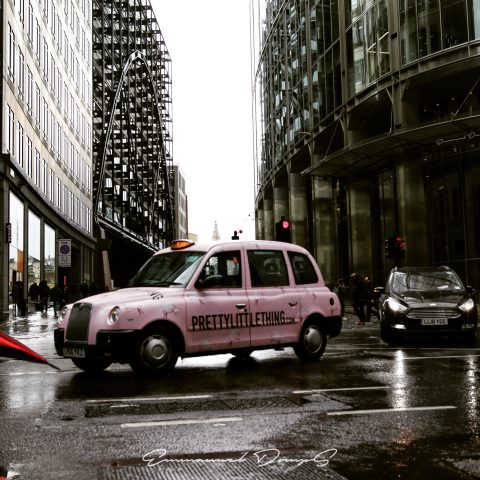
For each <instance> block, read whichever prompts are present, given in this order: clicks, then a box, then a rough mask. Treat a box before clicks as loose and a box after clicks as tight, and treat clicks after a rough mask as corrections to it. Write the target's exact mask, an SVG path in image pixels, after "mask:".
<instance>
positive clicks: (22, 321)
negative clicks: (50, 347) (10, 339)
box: [0, 306, 57, 335]
mask: <svg viewBox="0 0 480 480" xmlns="http://www.w3.org/2000/svg"><path fill="white" fill-rule="evenodd" d="M15 313H16V312H15V309H14V308H13V306H11V307H10V309H9V312H8V317H7V318H3V319H0V330H1V331H3V332H5V333H8V334H9V335H11V334H12V333H18V334H25V333H30V334H31V333H33V332H35V331H37V333H48V332H52V331H53V329H54V328H55V327H56V325H57V317H55V315H54V314H53V308H52V307H50V308H49V309H48V313H42V312H38V311H33V312H30V313H27V315H24V316H20V315H15Z"/></svg>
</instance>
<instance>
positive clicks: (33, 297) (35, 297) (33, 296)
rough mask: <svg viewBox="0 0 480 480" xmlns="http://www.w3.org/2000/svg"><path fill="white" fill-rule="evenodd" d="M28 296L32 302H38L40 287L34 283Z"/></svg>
mask: <svg viewBox="0 0 480 480" xmlns="http://www.w3.org/2000/svg"><path fill="white" fill-rule="evenodd" d="M28 296H29V297H30V300H31V301H32V302H38V285H37V282H33V283H32V284H31V285H30V288H29V289H28Z"/></svg>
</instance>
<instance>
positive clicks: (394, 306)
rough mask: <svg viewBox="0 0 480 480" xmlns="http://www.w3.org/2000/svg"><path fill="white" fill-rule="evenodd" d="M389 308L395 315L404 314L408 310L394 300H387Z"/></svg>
mask: <svg viewBox="0 0 480 480" xmlns="http://www.w3.org/2000/svg"><path fill="white" fill-rule="evenodd" d="M385 303H386V304H387V306H388V308H389V309H390V310H391V311H392V312H394V313H403V312H405V311H406V310H407V307H406V306H405V305H403V304H402V303H400V302H397V300H394V299H393V298H389V299H387V301H386V302H385Z"/></svg>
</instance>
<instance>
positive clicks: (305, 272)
mask: <svg viewBox="0 0 480 480" xmlns="http://www.w3.org/2000/svg"><path fill="white" fill-rule="evenodd" d="M288 257H289V258H290V263H291V265H292V270H293V276H294V277H295V283H296V284H297V285H305V284H309V283H317V282H318V275H317V272H316V271H315V268H314V266H313V265H312V262H311V261H310V259H309V258H308V257H307V256H306V255H303V254H302V253H297V252H288Z"/></svg>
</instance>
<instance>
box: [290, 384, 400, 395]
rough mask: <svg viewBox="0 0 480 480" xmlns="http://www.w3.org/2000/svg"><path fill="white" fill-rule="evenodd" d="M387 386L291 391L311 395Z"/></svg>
mask: <svg viewBox="0 0 480 480" xmlns="http://www.w3.org/2000/svg"><path fill="white" fill-rule="evenodd" d="M389 388H391V387H388V386H379V387H346V388H321V389H316V390H294V391H293V392H292V393H296V394H302V395H313V394H315V393H324V392H345V391H356V390H385V389H389Z"/></svg>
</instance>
